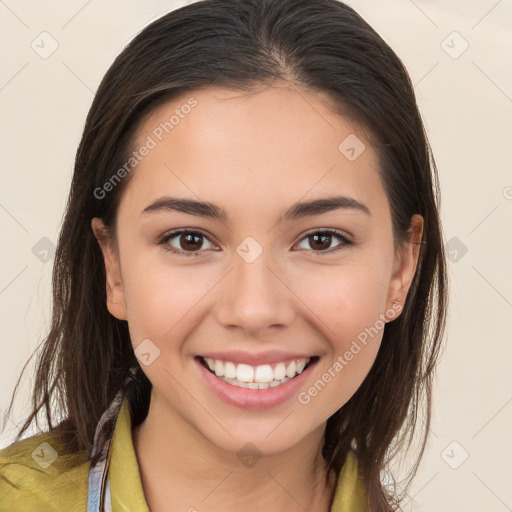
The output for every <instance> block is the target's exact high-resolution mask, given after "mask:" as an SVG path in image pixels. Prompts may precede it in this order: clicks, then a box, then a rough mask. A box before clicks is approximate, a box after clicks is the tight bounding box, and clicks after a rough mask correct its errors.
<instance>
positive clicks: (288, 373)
mask: <svg viewBox="0 0 512 512" xmlns="http://www.w3.org/2000/svg"><path fill="white" fill-rule="evenodd" d="M296 371H297V365H296V363H295V361H292V362H291V363H290V364H289V365H288V368H286V376H287V377H288V378H289V379H291V378H292V377H294V376H295V373H296Z"/></svg>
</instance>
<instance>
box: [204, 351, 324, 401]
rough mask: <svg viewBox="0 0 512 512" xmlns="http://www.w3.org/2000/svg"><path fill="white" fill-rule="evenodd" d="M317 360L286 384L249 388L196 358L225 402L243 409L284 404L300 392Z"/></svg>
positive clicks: (206, 376) (210, 383)
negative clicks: (211, 370)
mask: <svg viewBox="0 0 512 512" xmlns="http://www.w3.org/2000/svg"><path fill="white" fill-rule="evenodd" d="M317 362H318V361H315V362H314V363H313V364H310V365H309V366H308V367H307V368H306V369H305V370H304V371H303V372H302V373H301V374H300V375H297V376H296V377H294V378H293V379H291V380H289V381H288V382H285V383H284V384H279V386H274V387H273V388H267V389H247V388H241V387H238V386H233V385H231V384H228V383H227V382H225V381H223V380H222V379H220V378H219V377H217V376H216V375H214V374H213V373H211V372H210V371H208V370H207V369H206V368H205V367H204V366H203V365H202V363H201V362H200V361H199V360H197V359H196V363H197V365H198V366H199V370H200V372H201V375H202V378H203V379H204V380H205V381H206V384H207V385H208V386H209V387H210V388H211V389H212V391H213V392H214V393H215V394H216V395H217V396H219V397H220V398H222V399H223V400H224V401H225V402H227V403H229V404H230V405H234V406H235V407H239V408H241V409H269V408H271V407H276V406H278V405H281V404H283V403H284V402H286V401H287V400H289V399H290V398H291V397H292V396H294V395H296V394H297V393H298V392H299V390H300V388H301V386H303V385H304V381H305V380H306V379H307V378H308V376H309V373H310V371H311V369H312V368H313V367H314V366H315V364H316V363H317Z"/></svg>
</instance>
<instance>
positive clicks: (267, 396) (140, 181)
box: [93, 87, 422, 453]
mask: <svg viewBox="0 0 512 512" xmlns="http://www.w3.org/2000/svg"><path fill="white" fill-rule="evenodd" d="M173 116H174V117H173ZM143 147H145V148H146V149H142V148H143ZM134 149H135V150H136V151H137V156H135V157H134V158H136V159H137V163H136V166H135V167H134V168H133V170H131V171H130V172H131V173H132V176H131V181H130V182H129V184H128V186H127V188H126V190H125V191H124V192H123V195H122V198H121V202H120V206H119V211H118V218H117V233H116V235H117V242H118V252H115V251H114V250H113V248H112V247H110V246H108V245H106V244H105V243H102V249H103V253H104V257H105V262H106V268H107V278H108V284H107V291H108V298H109V300H108V307H109V310H110V312H111V313H112V314H113V315H114V316H116V317H117V318H119V319H123V320H127V321H128V325H129V330H130V335H131V339H132V344H133V347H134V349H135V353H136V354H137V357H138V358H139V361H140V363H141V367H142V369H143V371H144V372H145V373H146V375H147V377H148V378H149V380H150V381H151V382H152V384H153V396H152V400H156V401H157V402H158V407H159V411H161V413H162V418H164V417H165V418H166V420H168V421H172V422H174V423H173V424H174V425H176V424H179V425H182V426H183V428H185V429H194V430H195V431H197V432H198V433H199V434H200V435H201V436H202V437H203V438H204V439H206V440H208V441H210V442H211V443H214V444H215V445H216V446H218V447H221V448H224V449H227V450H230V451H238V450H240V449H241V448H243V447H244V446H245V445H246V444H247V443H252V445H254V446H255V447H256V449H257V450H259V451H260V452H261V453H277V452H280V451H283V450H286V449H288V448H290V447H292V446H294V445H296V444H297V443H299V442H305V441H307V440H308V439H309V440H310V441H311V440H313V439H314V440H316V441H320V439H321V438H322V435H323V429H324V427H325V422H326V420H327V419H328V418H329V417H330V416H331V415H332V414H333V413H335V412H336V411H337V410H338V409H339V408H340V407H342V406H343V405H344V404H345V403H346V402H347V401H348V400H349V399H350V397H351V396H352V395H353V394H354V393H355V391H356V390H357V389H358V387H359V386H360V385H361V383H362V382H363V380H364V378H365V377H366V375H367V374H368V372H369V370H370V368H371V366H372V363H373V362H374V360H375V357H376V355H377V351H378V349H379V345H380V342H381V339H382V334H383V329H384V325H385V322H386V320H392V319H393V318H396V316H398V314H399V311H400V310H399V307H398V306H397V305H393V300H394V299H399V300H400V301H401V302H402V303H403V300H404V299H405V296H406V294H407V290H408V288H409V285H410V282H411V280H412V277H413V275H414V271H415V266H416V260H417V251H416V247H417V246H416V245H415V244H407V245H406V246H405V248H404V251H403V252H401V253H398V252H397V253H395V250H394V244H393V236H392V227H391V216H390V209H389V204H388V201H387V197H386V194H385V192H384V189H383V187H382V184H381V181H380V178H379V175H378V172H377V169H378V165H379V164H378V160H377V156H376V153H375V151H374V149H373V148H372V146H371V145H370V142H369V141H368V139H367V138H366V137H365V134H364V133H363V131H361V129H360V128H359V127H358V126H357V125H355V124H353V123H351V122H350V121H348V120H347V119H345V118H342V117H340V116H339V115H337V114H334V113H333V112H332V111H330V110H329V109H328V108H327V107H326V106H325V103H324V102H322V101H321V97H320V96H319V95H316V94H312V93H310V92H306V91H305V90H303V89H300V90H291V89H287V88H284V87H267V88H263V87H262V88H260V89H258V90H255V91H254V92H251V93H240V92H234V91H228V90H225V89H219V88H210V89H203V90H201V91H197V92H195V93H190V94H186V95H183V96H181V97H180V98H178V99H175V100H173V101H170V102H168V103H166V104H164V105H163V106H161V107H159V108H158V109H156V110H155V111H153V112H152V113H151V115H150V116H149V117H147V118H146V119H145V120H144V122H143V123H142V125H141V126H140V127H139V130H138V137H137V143H136V144H135V148H134ZM132 163H133V162H132ZM107 188H108V187H106V188H105V190H106V189H107ZM321 200H324V201H325V203H324V204H322V203H321V202H319V201H321ZM203 203H207V204H203ZM414 221H418V222H416V223H415V224H414V226H413V227H414V228H415V229H414V230H413V231H412V235H411V236H412V237H413V238H412V239H414V240H416V241H419V240H420V239H421V230H422V225H421V217H418V216H415V217H414ZM93 228H94V229H95V232H96V234H97V235H99V232H100V228H101V221H100V220H99V219H95V220H93ZM177 230H182V233H181V234H176V233H175V234H173V235H172V233H173V232H175V231H177ZM326 230H332V231H334V233H332V232H331V233H330V232H326ZM171 235H172V236H171ZM172 249H174V250H175V251H177V254H175V253H173V252H171V250H172ZM111 301H114V302H111ZM305 363H307V365H306V366H305V369H303V370H302V373H300V374H299V373H298V371H300V370H301V369H302V368H304V365H305ZM209 366H210V367H211V368H213V370H210V369H209ZM215 372H216V373H217V374H218V376H217V375H215ZM287 379H288V380H287ZM226 380H227V381H226ZM254 388H256V389H254ZM190 431H192V430H190Z"/></svg>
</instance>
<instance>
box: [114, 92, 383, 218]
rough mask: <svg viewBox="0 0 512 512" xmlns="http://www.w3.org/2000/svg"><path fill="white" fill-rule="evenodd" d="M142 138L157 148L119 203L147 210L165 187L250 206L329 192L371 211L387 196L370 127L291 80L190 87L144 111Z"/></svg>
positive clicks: (139, 134)
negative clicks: (246, 87)
mask: <svg viewBox="0 0 512 512" xmlns="http://www.w3.org/2000/svg"><path fill="white" fill-rule="evenodd" d="M144 145H146V146H148V147H151V149H150V150H149V151H146V152H145V156H144V157H142V158H141V159H140V161H139V163H138V164H137V166H136V168H135V170H134V171H133V176H132V177H131V181H130V184H129V186H128V187H127V190H126V191H125V194H124V197H123V198H122V201H121V205H120V207H121V208H123V207H124V208H138V209H139V211H141V210H142V208H143V207H144V206H146V205H147V204H149V202H151V201H152V200H154V199H155V198H157V197H159V196H162V195H165V194H172V195H180V196H182V197H188V198H195V199H197V198H200V199H202V200H208V201H211V202H215V203H220V204H226V205H227V204H230V205H233V206H234V207H235V206H236V205H238V206H239V207H240V208H243V209H244V211H245V212H253V213H254V212H255V211H256V210H255V209H260V208H261V206H262V205H267V206H269V205H272V204H281V205H282V204H283V202H284V203H286V204H291V203H293V202H295V201H298V200H300V199H301V198H304V199H315V198H317V197H326V196H327V195H330V196H332V195H334V194H333V192H335V193H339V194H343V195H347V196H352V197H354V198H355V199H357V200H359V201H361V202H363V203H366V204H368V203H372V204H374V208H375V207H384V208H385V207H386V203H387V201H386V198H385V196H384V191H383V188H382V186H381V182H380V177H379V174H378V159H377V155H376V153H375V150H374V148H373V147H372V146H371V144H370V141H369V140H368V138H367V136H366V134H365V131H364V130H363V128H362V127H361V126H359V125H358V124H356V123H354V122H353V121H351V120H350V119H348V118H346V117H342V116H341V115H339V114H338V113H335V112H334V111H333V110H331V108H329V106H328V98H327V97H326V96H325V95H322V94H321V93H313V92H311V91H306V90H304V89H298V88H293V89H291V88H289V87H286V86H262V87H260V88H257V89H255V90H252V91H249V92H247V91H235V90H228V89H221V88H214V87H211V88H206V89H201V90H197V91H192V92H190V93H186V94H183V95H181V96H179V97H177V98H174V99H173V100H170V101H168V102H166V103H164V104H162V105H160V106H159V107H158V108H156V109H155V110H154V111H152V112H151V113H150V114H149V115H148V116H146V118H145V119H144V120H143V122H142V123H141V125H140V126H139V128H138V130H137V133H136V142H135V144H134V148H133V149H135V150H137V149H138V148H141V147H143V146H144ZM354 157H355V158H354Z"/></svg>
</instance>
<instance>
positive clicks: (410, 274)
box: [386, 214, 423, 322]
mask: <svg viewBox="0 0 512 512" xmlns="http://www.w3.org/2000/svg"><path fill="white" fill-rule="evenodd" d="M407 233H408V240H407V241H406V242H405V243H404V245H403V247H401V248H400V250H399V251H397V252H396V255H395V263H394V268H393V276H392V278H391V282H390V285H389V292H388V299H387V304H386V318H387V321H388V322H390V321H391V320H394V319H395V318H396V317H397V316H399V315H400V314H401V313H402V310H403V304H404V302H405V299H406V297H407V293H408V292H409V288H410V286H411V283H412V280H413V279H414V274H415V272H416V268H417V266H418V258H419V254H420V248H421V237H422V235H423V217H422V216H421V215H419V214H415V215H413V216H412V219H411V224H410V226H409V229H408V231H407Z"/></svg>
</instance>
